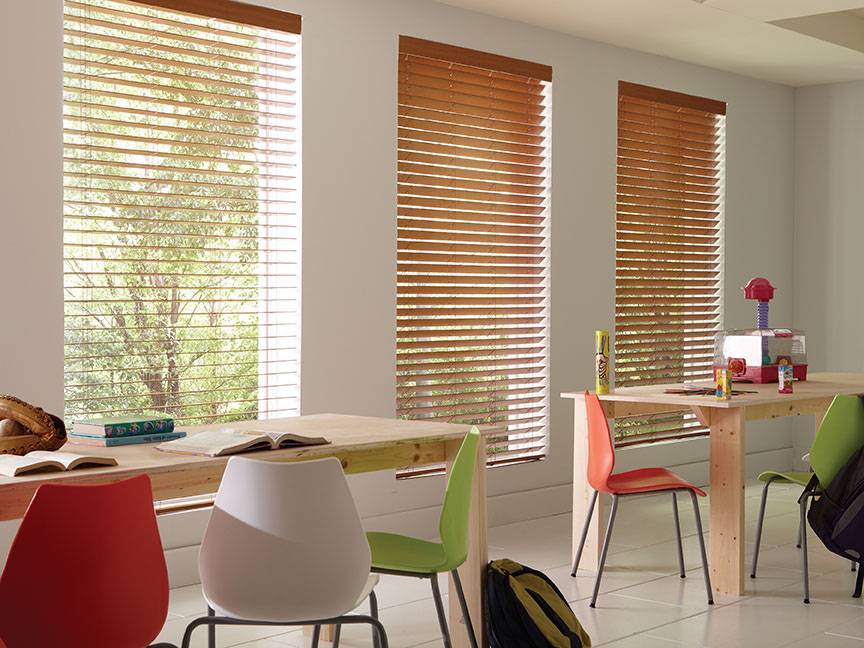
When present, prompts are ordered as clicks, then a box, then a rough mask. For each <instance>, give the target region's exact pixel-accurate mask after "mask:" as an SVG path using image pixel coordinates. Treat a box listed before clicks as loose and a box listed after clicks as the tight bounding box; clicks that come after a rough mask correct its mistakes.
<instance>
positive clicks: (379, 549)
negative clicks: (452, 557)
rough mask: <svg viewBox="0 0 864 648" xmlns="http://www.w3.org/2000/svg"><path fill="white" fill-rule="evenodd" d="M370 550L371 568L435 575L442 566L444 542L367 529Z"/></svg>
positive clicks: (444, 559)
mask: <svg viewBox="0 0 864 648" xmlns="http://www.w3.org/2000/svg"><path fill="white" fill-rule="evenodd" d="M366 539H367V540H368V541H369V548H370V549H371V550H372V569H389V570H393V571H402V572H411V573H415V574H437V573H439V572H442V571H448V570H447V569H446V568H445V563H446V562H447V555H446V554H445V553H444V545H442V544H440V543H438V542H428V541H426V540H418V539H417V538H409V537H408V536H403V535H397V534H395V533H381V532H378V531H370V532H368V533H367V534H366Z"/></svg>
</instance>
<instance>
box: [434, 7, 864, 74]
mask: <svg viewBox="0 0 864 648" xmlns="http://www.w3.org/2000/svg"><path fill="white" fill-rule="evenodd" d="M439 2H442V3H444V4H449V5H453V6H457V7H462V8H465V9H470V10H473V11H478V12H481V13H486V14H491V15H495V16H500V17H503V18H508V19H511V20H516V21H519V22H524V23H528V24H532V25H538V26H540V27H545V28H547V29H551V30H554V31H558V32H564V33H567V34H572V35H574V36H580V37H582V38H588V39H591V40H595V41H601V42H604V43H610V44H612V45H617V46H619V47H626V48H629V49H634V50H638V51H641V52H649V53H652V54H659V55H661V56H668V57H670V58H675V59H680V60H683V61H688V62H691V63H697V64H700V65H706V66H709V67H713V68H718V69H721V70H727V71H729V72H735V73H738V74H744V75H746V76H750V77H755V78H757V79H764V80H767V81H775V82H777V83H783V84H786V85H791V86H804V85H813V84H818V83H836V82H842V81H853V80H859V79H864V0H531V1H530V2H529V1H526V0H439Z"/></svg>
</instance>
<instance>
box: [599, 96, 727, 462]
mask: <svg viewBox="0 0 864 648" xmlns="http://www.w3.org/2000/svg"><path fill="white" fill-rule="evenodd" d="M725 114H726V104H725V103H723V102H720V101H714V100H711V99H703V98H701V97H692V96H690V95H684V94H680V93H677V92H669V91H667V90H658V89H656V88H649V87H647V86H641V85H636V84H633V83H625V82H623V81H622V82H621V83H620V84H619V87H618V208H617V219H616V228H615V230H616V255H615V384H616V386H619V387H621V386H631V385H642V384H651V383H668V382H687V381H692V380H701V379H706V378H711V376H712V369H711V365H712V360H713V350H714V335H715V333H716V332H717V331H719V330H720V327H721V306H722V303H721V299H722V286H723V284H722V279H723V275H722V270H723V174H724V155H725ZM615 434H616V437H617V444H618V445H619V446H620V445H630V444H634V443H645V442H649V441H658V440H662V439H670V438H684V437H691V436H699V435H703V434H707V430H705V429H704V428H701V427H700V425H699V423H698V421H696V419H695V417H694V416H693V415H686V416H685V415H682V414H680V413H674V414H658V415H654V416H651V417H649V418H644V417H639V418H637V417H629V418H622V419H616V427H615Z"/></svg>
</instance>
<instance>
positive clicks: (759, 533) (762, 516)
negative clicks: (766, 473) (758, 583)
mask: <svg viewBox="0 0 864 648" xmlns="http://www.w3.org/2000/svg"><path fill="white" fill-rule="evenodd" d="M772 481H774V478H773V477H769V478H768V481H766V482H765V485H764V486H762V501H761V503H760V504H759V518H758V519H757V520H756V546H754V547H753V564H752V565H751V566H750V578H756V563H757V562H758V560H759V545H760V544H761V542H762V521H763V520H764V519H765V504H766V502H767V501H768V486H769V485H770V484H771V482H772ZM799 546H800V544H799Z"/></svg>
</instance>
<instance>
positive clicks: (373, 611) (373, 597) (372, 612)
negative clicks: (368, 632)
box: [369, 590, 381, 648]
mask: <svg viewBox="0 0 864 648" xmlns="http://www.w3.org/2000/svg"><path fill="white" fill-rule="evenodd" d="M369 616H371V617H372V618H373V619H377V618H378V596H377V594H375V590H372V591H371V592H369ZM372 648H381V646H380V645H379V643H378V630H377V628H375V627H374V626H373V628H372Z"/></svg>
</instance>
